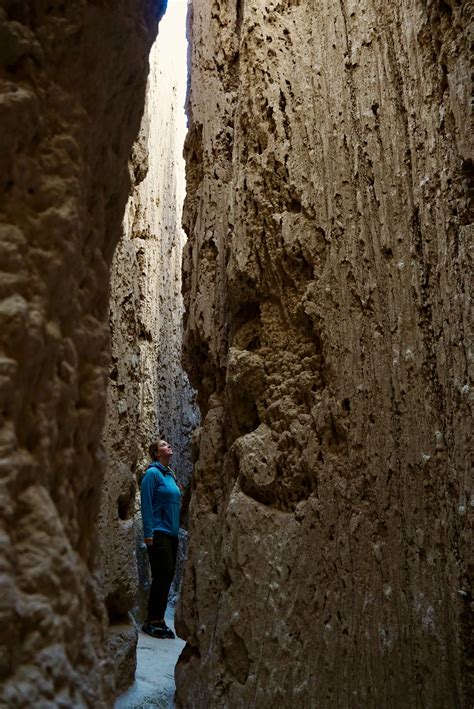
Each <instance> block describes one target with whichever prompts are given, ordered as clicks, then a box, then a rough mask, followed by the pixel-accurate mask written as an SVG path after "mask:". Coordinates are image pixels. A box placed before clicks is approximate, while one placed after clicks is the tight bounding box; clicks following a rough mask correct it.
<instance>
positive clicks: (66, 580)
mask: <svg viewBox="0 0 474 709" xmlns="http://www.w3.org/2000/svg"><path fill="white" fill-rule="evenodd" d="M156 10H158V7H157V8H156ZM155 34H156V17H153V14H152V11H151V5H150V4H148V3H131V2H129V0H118V2H115V3H112V4H110V3H108V4H107V3H106V4H104V3H96V2H87V1H86V2H81V3H55V2H52V3H42V2H37V1H32V2H28V3H21V2H13V1H7V2H3V3H1V8H0V122H1V131H0V175H1V178H0V222H1V226H0V270H1V273H0V298H1V300H0V358H1V359H0V392H1V394H0V396H1V409H0V410H1V420H0V467H1V471H2V473H1V479H2V485H1V493H0V505H1V512H2V514H1V520H2V521H1V532H0V539H1V545H2V555H1V560H0V564H1V587H2V590H1V594H0V595H1V599H2V601H1V604H0V645H1V649H0V657H1V661H0V704H1V705H2V706H8V707H19V708H20V707H32V706H53V705H54V706H57V707H72V706H74V707H82V706H94V707H96V708H99V707H104V706H108V705H110V703H111V701H112V696H113V692H114V686H113V675H112V673H111V667H110V664H109V660H108V658H107V654H106V651H105V647H104V643H105V633H106V616H105V612H104V608H103V601H102V595H101V590H100V587H99V584H98V582H97V577H96V571H97V564H96V551H97V531H96V522H97V515H98V507H99V498H100V489H101V482H102V478H103V475H104V470H105V456H104V452H103V448H102V446H101V443H100V438H101V429H102V425H103V421H104V413H105V377H106V373H107V368H108V363H109V344H108V341H109V334H108V326H107V310H108V290H109V264H110V260H111V257H112V253H113V249H114V247H115V244H116V242H117V240H118V238H119V235H120V225H121V221H122V217H123V211H124V207H125V203H126V199H127V194H128V187H129V179H128V174H127V169H126V168H127V159H128V155H129V153H130V150H131V146H132V143H133V141H134V139H135V137H136V135H137V133H138V129H139V123H140V117H141V113H142V110H143V103H144V92H145V83H146V74H147V66H148V53H149V49H150V45H151V43H152V41H153V38H154V35H155Z"/></svg>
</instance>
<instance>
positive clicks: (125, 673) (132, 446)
mask: <svg viewBox="0 0 474 709" xmlns="http://www.w3.org/2000/svg"><path fill="white" fill-rule="evenodd" d="M185 12H186V8H185V6H184V5H183V6H176V7H171V8H169V10H168V11H167V13H166V15H165V16H164V18H163V20H162V21H161V23H160V30H159V35H158V38H157V40H156V42H155V45H154V46H153V48H152V51H151V54H150V74H149V77H148V87H147V94H146V105H145V112H144V115H143V119H142V125H141V130H140V134H139V137H138V140H137V141H136V143H135V146H134V149H133V153H132V158H131V161H130V173H131V179H132V185H133V189H132V194H131V196H130V199H129V201H128V204H127V208H126V212H125V220H124V233H123V236H122V239H121V241H120V243H119V245H118V247H117V250H116V252H115V256H114V260H113V265H112V277H111V286H110V291H111V302H110V323H111V332H112V361H111V367H110V373H109V386H108V401H107V421H106V430H105V446H106V449H107V452H108V458H109V471H108V475H107V477H106V479H105V481H104V487H103V494H102V503H101V525H100V528H101V558H102V564H101V566H102V578H103V587H104V593H105V596H106V599H107V600H106V603H107V608H108V612H109V622H110V629H109V643H110V649H111V653H112V654H113V656H114V664H115V674H116V678H117V686H118V688H119V689H124V688H125V687H126V686H127V685H129V684H130V683H131V681H132V680H133V674H134V670H135V657H134V652H133V651H132V649H133V648H134V646H135V644H136V630H135V627H134V623H133V621H132V620H131V618H130V615H129V611H130V610H131V609H132V608H134V606H135V605H136V604H137V603H138V607H137V608H135V614H136V615H137V616H138V619H140V617H141V620H142V621H143V620H144V617H142V616H143V612H144V607H143V606H144V604H145V603H146V597H147V589H145V588H142V586H143V585H144V583H148V559H147V556H146V552H145V550H144V549H143V546H144V545H143V530H142V525H141V519H140V517H139V516H138V517H137V518H135V516H136V508H137V506H138V505H137V503H138V497H139V496H138V486H137V480H139V479H140V478H141V475H142V474H143V472H144V470H145V468H146V465H147V464H148V462H149V458H148V446H149V445H150V443H151V441H152V439H153V438H154V437H156V436H157V435H160V436H161V437H164V438H166V439H167V440H169V441H170V442H171V443H172V445H173V449H174V456H173V460H172V466H173V468H174V469H175V470H176V471H177V476H178V480H179V481H180V482H182V483H187V482H189V478H190V475H191V465H192V463H191V459H190V437H191V432H192V429H193V428H194V426H195V419H196V412H195V409H194V406H193V396H192V390H191V388H190V385H189V382H188V379H187V376H186V375H185V374H184V372H183V368H182V364H181V345H182V317H183V299H182V295H181V259H182V249H183V244H184V240H185V235H184V232H183V230H182V227H181V214H182V205H183V198H184V160H183V157H182V145H183V142H184V133H185V115H184V108H183V107H184V98H185V90H184V86H185V83H184V77H183V76H181V74H182V73H183V72H185V66H184V63H185V57H186V38H185V31H184V28H185V17H184V15H185ZM135 548H136V552H135ZM137 561H138V570H139V577H140V581H141V582H142V583H141V586H140V589H139V588H138V578H137ZM137 592H139V593H138V602H137Z"/></svg>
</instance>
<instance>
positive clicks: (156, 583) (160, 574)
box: [147, 532, 178, 621]
mask: <svg viewBox="0 0 474 709" xmlns="http://www.w3.org/2000/svg"><path fill="white" fill-rule="evenodd" d="M147 549H148V558H149V560H150V566H151V578H152V582H151V586H150V594H149V596H148V621H152V620H161V619H162V618H164V617H165V611H166V604H167V603H168V593H169V591H170V586H171V582H172V581H173V577H174V571H175V568H176V555H177V553H178V537H171V536H170V535H169V534H163V532H154V534H153V546H151V547H150V546H149V547H147Z"/></svg>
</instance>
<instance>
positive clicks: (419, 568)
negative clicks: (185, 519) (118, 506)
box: [177, 0, 472, 709]
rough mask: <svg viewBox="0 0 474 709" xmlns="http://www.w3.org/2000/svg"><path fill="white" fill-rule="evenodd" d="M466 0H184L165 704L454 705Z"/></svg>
mask: <svg viewBox="0 0 474 709" xmlns="http://www.w3.org/2000/svg"><path fill="white" fill-rule="evenodd" d="M468 11H469V3H461V2H456V1H455V0H449V1H448V2H438V1H433V0H429V1H428V2H419V1H416V2H410V3H409V2H405V1H400V0H398V1H397V2H393V3H386V2H379V1H377V0H362V1H361V2H357V3H355V2H348V1H347V0H341V2H322V3H309V4H308V3H299V2H293V1H290V0H288V1H286V0H285V1H284V2H276V0H275V1H274V0H270V1H269V2H266V3H261V2H257V1H252V0H251V1H249V2H245V3H244V2H237V1H235V2H229V3H226V4H222V3H221V4H218V5H216V4H215V3H211V2H210V1H209V0H201V1H200V2H196V3H194V9H193V11H192V16H191V40H192V52H191V61H192V64H191V72H192V76H191V87H190V94H189V116H190V132H189V135H188V138H187V143H186V159H187V181H188V194H187V198H186V207H185V226H186V230H187V232H188V235H189V237H190V244H189V247H188V249H187V256H186V262H185V298H186V303H187V311H188V314H187V333H186V349H187V362H188V368H189V371H190V373H191V378H192V382H193V384H195V386H196V387H197V388H198V390H199V398H200V405H201V410H202V413H203V417H204V420H203V425H202V428H201V429H200V431H199V435H198V440H197V444H198V445H197V454H198V459H197V464H196V468H195V490H194V493H193V498H192V503H191V527H190V552H189V554H190V556H189V564H188V567H187V569H186V575H185V583H184V591H183V595H182V600H181V606H180V609H179V613H178V616H179V617H178V618H177V627H178V629H179V631H180V633H181V635H182V637H184V638H185V639H186V640H187V646H186V649H185V651H184V653H183V654H182V656H181V660H180V663H179V664H178V667H177V687H178V700H179V702H180V705H181V706H183V707H184V706H196V707H246V708H247V707H259V708H260V709H262V708H263V707H268V708H270V707H276V706H294V707H302V708H303V707H324V708H328V707H342V706H345V707H349V706H351V707H364V708H367V707H374V708H375V707H387V706H391V707H406V706H410V707H412V706H413V707H415V706H417V707H433V706H450V707H461V706H468V705H469V704H470V703H471V702H470V700H469V691H470V690H469V687H468V686H467V680H466V677H467V671H468V662H469V653H468V642H469V638H470V632H471V630H472V628H471V629H470V628H469V627H468V622H469V621H468V617H469V602H470V596H469V593H468V579H467V572H466V565H465V560H464V559H465V552H466V546H467V541H468V536H467V527H466V518H467V513H468V509H469V504H470V501H469V498H468V470H469V450H470V442H469V436H470V430H471V426H472V417H471V406H472V397H471V389H470V386H471V384H470V380H469V369H468V367H469V366H471V367H472V363H471V362H470V361H469V359H468V357H469V350H468V343H467V335H468V329H469V299H468V298H469V287H468V286H469V283H468V278H469V268H470V266H472V263H471V261H470V258H471V256H470V252H469V250H468V246H469V243H468V238H469V235H470V234H471V235H472V232H470V221H469V215H468V212H467V194H468V193H467V190H468V179H469V177H470V175H471V162H470V153H469V113H468V108H469V106H468V94H469V69H468V37H467V26H468ZM471 373H472V371H471ZM471 699H472V697H471Z"/></svg>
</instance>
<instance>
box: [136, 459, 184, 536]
mask: <svg viewBox="0 0 474 709" xmlns="http://www.w3.org/2000/svg"><path fill="white" fill-rule="evenodd" d="M140 496H141V502H142V518H143V536H144V537H145V539H147V538H149V537H152V536H153V532H164V533H165V534H169V535H170V536H172V537H177V536H178V532H179V504H180V500H181V491H180V489H179V487H178V486H177V484H176V480H175V477H174V473H173V472H172V471H171V470H170V468H167V467H166V466H164V465H162V464H161V463H159V462H157V461H154V462H153V463H151V465H149V466H148V468H147V470H146V473H145V475H144V477H143V480H142V484H141V487H140Z"/></svg>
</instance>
